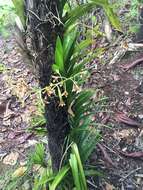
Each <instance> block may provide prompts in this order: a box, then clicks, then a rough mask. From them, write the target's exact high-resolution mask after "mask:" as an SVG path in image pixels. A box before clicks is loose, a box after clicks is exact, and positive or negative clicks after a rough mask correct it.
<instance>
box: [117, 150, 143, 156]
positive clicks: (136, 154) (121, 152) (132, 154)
mask: <svg viewBox="0 0 143 190" xmlns="http://www.w3.org/2000/svg"><path fill="white" fill-rule="evenodd" d="M118 152H119V153H120V154H122V155H123V156H126V157H130V158H143V152H142V151H140V152H131V153H127V152H123V151H120V150H119V151H118Z"/></svg>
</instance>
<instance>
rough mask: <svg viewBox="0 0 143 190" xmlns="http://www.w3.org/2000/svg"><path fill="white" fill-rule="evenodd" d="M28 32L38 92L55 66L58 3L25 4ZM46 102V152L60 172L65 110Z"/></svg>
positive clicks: (66, 126) (29, 0) (34, 1)
mask: <svg viewBox="0 0 143 190" xmlns="http://www.w3.org/2000/svg"><path fill="white" fill-rule="evenodd" d="M25 4H26V15H27V23H28V26H27V30H28V33H29V35H30V38H31V43H32V48H33V50H32V51H33V55H34V59H35V60H34V63H35V68H36V70H37V71H38V73H39V83H40V86H41V88H44V87H45V86H47V85H49V83H50V79H51V73H52V70H51V66H52V64H53V63H54V52H55V44H56V39H57V36H58V35H59V36H61V37H62V34H63V25H62V24H61V22H60V20H59V19H60V18H59V12H58V11H59V7H60V3H59V0H25ZM43 98H44V99H45V98H48V102H49V103H48V104H46V103H45V117H46V119H47V131H48V143H49V151H50V154H51V158H52V165H53V170H54V171H57V170H58V169H59V165H60V160H61V157H62V147H63V143H64V139H65V137H66V136H67V134H68V132H69V124H68V116H67V111H66V109H65V107H64V108H63V107H59V105H58V99H57V98H55V97H52V98H49V97H46V95H43Z"/></svg>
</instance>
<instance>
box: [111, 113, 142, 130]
mask: <svg viewBox="0 0 143 190" xmlns="http://www.w3.org/2000/svg"><path fill="white" fill-rule="evenodd" d="M115 119H116V121H118V122H122V123H125V124H128V125H131V126H138V127H139V126H141V124H140V123H139V122H137V121H135V120H133V119H131V118H129V117H128V116H127V115H126V114H124V113H116V114H115Z"/></svg>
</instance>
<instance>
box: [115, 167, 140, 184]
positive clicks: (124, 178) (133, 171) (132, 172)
mask: <svg viewBox="0 0 143 190" xmlns="http://www.w3.org/2000/svg"><path fill="white" fill-rule="evenodd" d="M141 169H142V168H141V167H139V168H136V169H135V170H132V171H131V172H129V173H128V174H127V175H125V176H124V177H122V179H120V180H119V181H120V182H123V181H125V180H126V179H127V178H128V177H129V176H130V175H132V174H134V173H135V172H137V171H138V170H141Z"/></svg>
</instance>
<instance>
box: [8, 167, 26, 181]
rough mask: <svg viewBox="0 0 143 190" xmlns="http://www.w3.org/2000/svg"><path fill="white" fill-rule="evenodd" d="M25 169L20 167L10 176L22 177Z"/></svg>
mask: <svg viewBox="0 0 143 190" xmlns="http://www.w3.org/2000/svg"><path fill="white" fill-rule="evenodd" d="M26 170H27V167H20V168H18V169H17V170H15V172H14V173H13V174H12V177H14V178H15V177H21V176H23V175H24V173H25V172H26Z"/></svg>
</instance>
